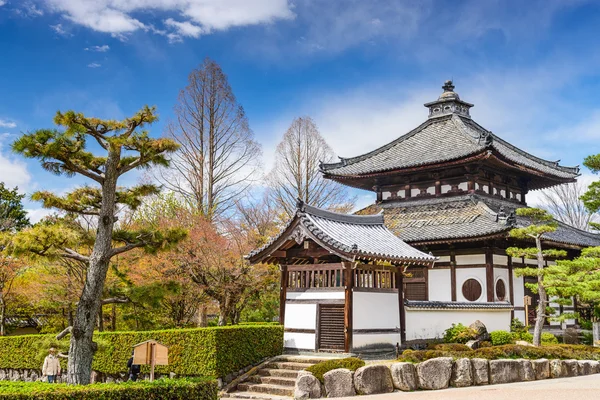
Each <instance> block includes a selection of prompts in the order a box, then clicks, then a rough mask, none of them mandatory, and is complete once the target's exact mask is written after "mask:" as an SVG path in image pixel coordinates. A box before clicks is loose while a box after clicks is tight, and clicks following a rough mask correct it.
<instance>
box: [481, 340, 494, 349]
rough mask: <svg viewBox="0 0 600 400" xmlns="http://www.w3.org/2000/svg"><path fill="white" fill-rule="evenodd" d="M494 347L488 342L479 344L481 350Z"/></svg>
mask: <svg viewBox="0 0 600 400" xmlns="http://www.w3.org/2000/svg"><path fill="white" fill-rule="evenodd" d="M492 346H493V345H492V342H488V341H487V340H485V341H483V342H481V343H479V348H480V349H482V348H485V347H492Z"/></svg>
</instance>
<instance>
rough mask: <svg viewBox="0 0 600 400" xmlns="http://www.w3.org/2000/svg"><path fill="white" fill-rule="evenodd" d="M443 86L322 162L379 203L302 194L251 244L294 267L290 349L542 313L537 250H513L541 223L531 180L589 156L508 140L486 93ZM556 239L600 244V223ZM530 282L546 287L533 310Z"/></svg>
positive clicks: (390, 338)
mask: <svg viewBox="0 0 600 400" xmlns="http://www.w3.org/2000/svg"><path fill="white" fill-rule="evenodd" d="M442 88H443V90H444V91H443V93H442V94H441V96H440V97H439V98H438V99H437V100H436V101H433V102H430V103H427V104H425V107H427V108H428V109H429V116H428V118H427V120H426V121H425V122H423V123H422V124H421V125H420V126H418V127H416V128H415V129H413V130H412V131H410V132H408V133H406V134H405V135H403V136H400V137H399V138H398V139H396V140H394V141H393V142H391V143H389V144H386V145H385V146H382V147H380V148H378V149H375V150H373V151H371V152H369V153H366V154H363V155H360V156H357V157H353V158H341V159H340V162H338V163H334V164H322V165H321V170H322V172H323V174H324V176H325V178H327V179H332V180H334V181H336V182H339V183H341V184H343V185H347V186H350V187H353V188H358V189H363V190H369V191H373V192H375V193H376V199H377V200H376V202H375V203H374V204H372V205H370V206H368V207H366V208H364V209H362V210H360V211H358V212H357V213H356V215H344V214H337V213H333V212H329V211H325V210H321V209H318V208H314V207H311V206H310V205H306V204H303V203H301V202H300V203H299V204H298V207H297V212H296V215H295V217H294V218H292V220H291V221H289V223H288V224H287V225H286V227H285V228H284V229H283V230H282V231H281V232H280V234H279V235H278V236H276V237H275V238H273V239H271V240H270V241H269V242H268V243H267V244H266V245H265V246H263V247H262V248H260V249H257V250H255V251H253V252H252V253H251V254H250V255H249V256H248V259H249V260H250V262H252V263H258V262H267V263H273V264H278V265H279V266H280V268H281V297H280V305H281V309H280V321H282V322H283V323H284V326H285V334H284V340H285V347H286V348H287V349H288V350H298V351H346V352H348V351H360V350H361V349H368V348H376V347H382V346H396V345H398V344H399V345H401V346H404V345H407V344H410V343H411V342H415V341H421V340H428V339H434V338H439V337H441V336H442V335H443V333H444V330H445V329H447V328H449V327H450V326H451V324H453V323H463V324H465V325H468V324H471V323H472V322H474V321H475V320H481V321H482V322H483V323H484V324H485V325H486V326H487V328H488V330H490V331H492V330H497V329H503V330H509V328H510V322H511V319H512V318H518V319H520V320H522V321H525V320H526V318H527V319H528V320H530V321H532V320H533V319H535V306H536V302H537V296H536V294H535V293H532V292H531V291H530V290H529V289H528V288H527V287H526V285H525V283H527V282H535V280H536V278H529V277H525V278H524V277H520V276H517V274H515V271H514V270H515V268H519V267H523V266H527V265H536V264H537V262H536V260H528V259H524V258H514V257H509V256H507V255H506V249H507V248H508V247H511V246H518V247H530V246H531V243H525V242H519V241H516V240H514V239H512V238H510V237H509V232H510V230H511V229H513V228H514V227H518V226H525V225H527V224H528V223H529V221H528V220H527V219H526V218H521V217H517V216H516V215H515V209H517V208H520V207H526V206H527V201H526V199H527V194H528V193H529V191H530V190H538V189H545V188H549V187H552V186H555V185H559V184H563V183H569V182H575V180H576V178H577V177H578V176H579V168H578V167H565V166H562V165H560V164H559V162H558V161H547V160H543V159H541V158H538V157H535V156H533V155H531V154H529V153H527V152H525V151H523V150H521V149H519V148H517V147H515V146H513V145H511V144H510V143H508V142H506V141H504V140H502V139H501V138H500V137H498V136H497V135H495V134H493V133H492V132H491V131H488V130H487V129H485V128H483V127H482V126H481V125H479V124H477V123H476V122H475V121H474V120H473V119H472V118H471V115H470V109H471V108H472V107H473V104H470V103H467V102H465V101H463V100H461V99H460V97H459V96H458V94H457V93H456V92H455V91H454V85H453V84H452V82H451V81H447V82H446V83H445V84H444V86H443V87H442ZM543 245H544V246H546V247H553V248H561V249H565V250H567V252H568V254H569V257H576V256H577V255H578V254H579V252H580V251H581V249H582V248H584V247H588V246H600V235H595V234H592V233H589V232H585V231H581V230H579V229H576V228H574V227H571V226H569V225H567V224H564V223H560V222H559V223H558V229H557V230H556V231H555V232H552V233H548V234H546V235H545V236H544V241H543ZM547 263H548V264H551V263H553V261H547ZM525 295H529V296H531V297H532V299H533V304H532V305H531V306H530V307H529V310H530V313H529V315H525V305H524V296H525ZM551 306H555V307H556V309H557V311H558V312H570V311H572V309H573V308H574V307H576V306H577V305H576V304H574V305H573V307H564V308H563V307H562V306H558V305H557V304H554V303H551ZM574 322H575V321H568V323H571V324H572V323H574ZM548 323H549V324H555V323H554V322H548Z"/></svg>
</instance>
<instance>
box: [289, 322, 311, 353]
mask: <svg viewBox="0 0 600 400" xmlns="http://www.w3.org/2000/svg"><path fill="white" fill-rule="evenodd" d="M286 320H287V318H286ZM283 347H287V348H291V349H303V350H313V351H314V350H315V334H314V333H292V332H284V333H283Z"/></svg>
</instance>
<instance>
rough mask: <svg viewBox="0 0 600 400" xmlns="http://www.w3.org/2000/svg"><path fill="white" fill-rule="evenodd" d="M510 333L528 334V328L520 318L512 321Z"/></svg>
mask: <svg viewBox="0 0 600 400" xmlns="http://www.w3.org/2000/svg"><path fill="white" fill-rule="evenodd" d="M510 331H511V332H516V333H522V332H527V327H526V326H525V324H523V323H522V322H521V320H520V319H519V318H513V319H512V321H510Z"/></svg>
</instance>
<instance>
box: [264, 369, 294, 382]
mask: <svg viewBox="0 0 600 400" xmlns="http://www.w3.org/2000/svg"><path fill="white" fill-rule="evenodd" d="M258 374H259V375H261V376H278V377H281V378H294V379H296V378H297V377H298V371H295V370H293V369H279V368H263V369H260V370H258Z"/></svg>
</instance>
